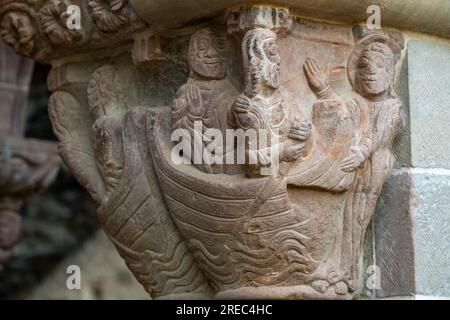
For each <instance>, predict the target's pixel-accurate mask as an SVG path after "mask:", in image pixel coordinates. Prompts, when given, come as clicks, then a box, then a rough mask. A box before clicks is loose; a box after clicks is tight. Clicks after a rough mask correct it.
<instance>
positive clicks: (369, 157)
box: [304, 35, 405, 291]
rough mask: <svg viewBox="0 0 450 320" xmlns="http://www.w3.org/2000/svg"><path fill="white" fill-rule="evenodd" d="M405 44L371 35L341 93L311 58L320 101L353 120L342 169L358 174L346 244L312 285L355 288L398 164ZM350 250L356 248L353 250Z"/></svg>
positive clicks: (355, 55)
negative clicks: (340, 107)
mask: <svg viewBox="0 0 450 320" xmlns="http://www.w3.org/2000/svg"><path fill="white" fill-rule="evenodd" d="M400 53H401V46H400V45H399V44H398V43H397V42H396V41H394V40H393V39H390V38H389V37H388V36H385V35H370V36H367V37H366V38H364V39H362V40H361V41H360V42H359V43H358V44H357V45H356V46H355V48H354V49H353V52H352V53H351V55H350V57H349V61H348V67H347V71H348V77H349V81H350V82H351V84H352V86H353V88H354V90H355V92H352V93H350V94H349V95H346V96H344V97H342V98H341V97H339V96H337V95H336V94H335V93H334V92H333V91H332V89H331V87H330V86H329V85H328V83H327V80H326V78H325V76H324V75H323V73H322V72H321V69H320V67H319V66H318V64H317V62H315V61H314V60H313V59H307V60H306V63H305V67H304V69H305V74H306V77H307V79H308V82H309V84H310V86H311V88H312V89H313V91H314V92H315V93H316V94H317V96H318V97H319V98H320V99H322V100H336V101H338V103H339V102H341V101H342V102H343V103H344V104H345V106H346V108H347V110H348V112H349V113H350V116H351V119H352V120H353V128H354V133H353V139H352V146H351V149H350V150H349V152H348V155H347V157H346V158H344V159H343V160H342V162H341V165H340V168H341V170H342V171H345V172H355V178H354V182H353V186H352V188H351V190H350V192H348V196H347V200H346V207H345V212H344V228H343V229H342V230H340V231H339V233H340V235H338V238H340V237H342V242H341V243H337V244H336V245H337V246H340V249H336V250H335V251H334V253H333V254H332V255H331V256H330V257H329V259H328V260H327V262H326V264H325V265H322V266H320V267H319V268H318V270H317V272H316V273H315V274H314V275H313V276H312V279H316V280H314V281H313V285H314V286H315V287H316V288H317V289H318V290H319V291H324V290H326V289H327V288H328V286H330V285H334V286H336V287H337V288H339V290H344V291H345V290H346V288H347V287H348V288H349V289H350V290H351V291H354V290H355V289H356V287H355V286H356V281H357V266H358V262H359V258H360V255H361V249H362V246H363V241H364V236H365V232H366V229H367V227H368V225H369V222H370V220H371V218H372V216H373V213H374V211H375V205H376V202H377V200H378V197H379V195H380V193H381V189H382V186H383V184H384V182H385V181H386V179H387V178H388V177H389V175H390V172H391V169H392V167H393V164H394V160H395V159H394V154H393V151H392V147H393V142H394V138H395V137H396V135H397V134H398V133H399V132H400V129H401V128H402V126H403V125H404V121H405V110H404V107H403V104H402V102H401V101H400V99H399V98H398V97H397V94H396V93H395V90H394V79H395V66H396V63H397V62H398V59H399V57H400ZM348 248H352V250H349V249H348Z"/></svg>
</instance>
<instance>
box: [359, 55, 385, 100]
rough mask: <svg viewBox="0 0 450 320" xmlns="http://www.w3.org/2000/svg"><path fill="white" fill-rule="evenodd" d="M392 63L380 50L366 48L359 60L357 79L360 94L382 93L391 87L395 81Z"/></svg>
mask: <svg viewBox="0 0 450 320" xmlns="http://www.w3.org/2000/svg"><path fill="white" fill-rule="evenodd" d="M392 68H393V66H392V63H389V59H388V58H387V56H386V55H385V54H384V53H382V52H379V51H375V50H365V51H363V53H362V54H361V57H360V58H359V60H358V70H357V73H356V81H357V83H358V85H359V90H361V91H362V92H360V94H362V95H364V96H370V95H380V94H382V93H384V92H386V91H387V90H389V88H390V87H391V84H392V81H393V70H391V69H392Z"/></svg>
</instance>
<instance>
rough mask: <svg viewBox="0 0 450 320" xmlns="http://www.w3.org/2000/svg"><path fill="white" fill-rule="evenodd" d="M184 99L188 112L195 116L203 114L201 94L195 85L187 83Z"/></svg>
mask: <svg viewBox="0 0 450 320" xmlns="http://www.w3.org/2000/svg"><path fill="white" fill-rule="evenodd" d="M186 100H187V105H188V111H189V113H190V114H192V115H193V116H196V117H201V116H203V114H204V112H205V110H204V108H203V100H202V94H201V92H200V88H199V87H198V86H197V85H195V84H188V85H187V86H186Z"/></svg>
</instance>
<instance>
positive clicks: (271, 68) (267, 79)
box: [263, 62, 280, 89]
mask: <svg viewBox="0 0 450 320" xmlns="http://www.w3.org/2000/svg"><path fill="white" fill-rule="evenodd" d="M264 69H265V70H264V71H263V81H264V83H265V84H266V85H267V86H268V87H270V88H272V89H278V88H279V87H280V66H279V65H278V64H276V63H271V62H266V63H265V66H264Z"/></svg>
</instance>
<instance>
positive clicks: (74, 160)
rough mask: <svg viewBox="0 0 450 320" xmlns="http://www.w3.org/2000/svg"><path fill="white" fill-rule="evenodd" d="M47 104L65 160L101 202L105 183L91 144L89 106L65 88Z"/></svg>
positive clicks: (83, 184) (79, 179) (94, 197)
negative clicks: (64, 90)
mask: <svg viewBox="0 0 450 320" xmlns="http://www.w3.org/2000/svg"><path fill="white" fill-rule="evenodd" d="M48 108H49V115H50V119H51V121H52V125H53V130H54V132H55V134H56V136H57V138H58V140H59V145H58V149H59V153H60V155H61V157H62V159H63V161H64V163H65V164H66V165H67V166H68V167H69V169H70V170H71V171H72V172H73V173H74V174H75V177H76V178H77V180H78V182H79V183H80V184H81V185H82V186H83V187H84V188H86V189H87V190H88V192H89V193H90V195H91V196H92V198H93V199H94V200H95V201H97V202H98V203H100V202H101V201H102V199H103V197H104V195H105V186H104V183H103V179H102V177H101V175H100V172H99V169H98V167H97V163H96V159H95V154H94V150H93V147H92V140H91V130H92V128H91V127H92V120H91V117H90V115H89V113H88V110H87V109H88V108H87V107H85V106H83V105H82V104H81V103H80V102H79V101H78V100H77V99H76V98H75V97H74V96H72V95H71V94H70V93H68V92H63V91H57V92H55V93H53V94H52V96H51V97H50V101H49V105H48Z"/></svg>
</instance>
